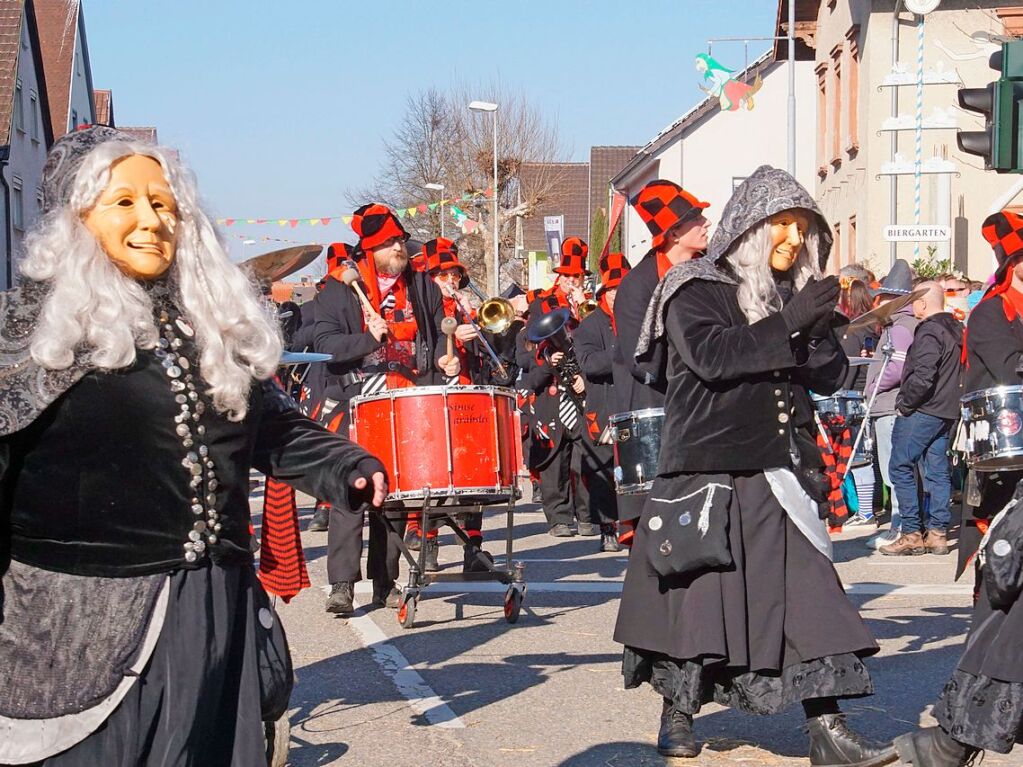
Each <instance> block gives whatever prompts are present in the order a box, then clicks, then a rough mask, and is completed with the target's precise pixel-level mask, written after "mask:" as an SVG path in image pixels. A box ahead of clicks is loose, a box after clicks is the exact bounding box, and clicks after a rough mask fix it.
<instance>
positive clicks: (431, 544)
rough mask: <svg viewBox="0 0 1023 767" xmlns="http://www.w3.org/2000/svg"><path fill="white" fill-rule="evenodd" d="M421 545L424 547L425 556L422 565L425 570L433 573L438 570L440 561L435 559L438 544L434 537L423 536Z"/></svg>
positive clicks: (438, 547)
mask: <svg viewBox="0 0 1023 767" xmlns="http://www.w3.org/2000/svg"><path fill="white" fill-rule="evenodd" d="M423 546H425V547H426V558H425V561H424V563H423V567H425V568H426V572H428V573H435V572H437V571H438V570H440V562H438V560H437V554H438V553H439V551H440V544H438V543H437V539H436V538H424V539H423Z"/></svg>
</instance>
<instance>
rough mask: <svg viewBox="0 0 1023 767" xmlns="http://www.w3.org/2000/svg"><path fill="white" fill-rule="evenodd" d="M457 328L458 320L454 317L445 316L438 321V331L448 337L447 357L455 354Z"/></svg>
mask: <svg viewBox="0 0 1023 767" xmlns="http://www.w3.org/2000/svg"><path fill="white" fill-rule="evenodd" d="M457 328H458V320H456V319H455V318H454V317H445V318H444V319H443V320H441V321H440V332H441V333H443V334H444V335H446V336H447V337H448V359H451V358H452V357H454V356H455V330H456V329H457Z"/></svg>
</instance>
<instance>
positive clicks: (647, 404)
mask: <svg viewBox="0 0 1023 767" xmlns="http://www.w3.org/2000/svg"><path fill="white" fill-rule="evenodd" d="M658 282H660V278H659V277H658V276H657V256H656V254H655V253H654V251H650V252H649V253H647V254H646V256H645V257H644V258H643V260H642V261H640V262H639V263H638V264H636V266H635V267H634V268H633V269H632V271H630V272H629V273H628V274H626V275H625V277H624V278H623V279H622V281H621V284H619V285H618V293H617V295H616V296H615V308H614V314H615V327H616V328H617V329H618V345H617V346H616V348H615V355H614V363H613V369H612V374H613V376H614V393H615V398H614V405H613V407H614V412H616V413H624V412H626V411H628V410H643V409H645V408H651V407H664V399H665V394H666V392H667V390H668V380H667V368H666V359H667V353H666V349H665V347H664V344H663V343H661V342H659V343H657V344H655V345H654V347H653V349H652V351H651V352H649V353H648V355H647V357H645V358H644V359H643V360H642V361H640V362H637V361H636V359H635V355H636V344H637V343H638V342H639V331H640V329H641V328H642V327H643V320H644V319H645V317H646V310H647V306H649V304H650V299H651V298H653V295H654V290H655V289H656V288H657V283H658Z"/></svg>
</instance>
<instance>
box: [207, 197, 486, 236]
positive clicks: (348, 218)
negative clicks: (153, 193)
mask: <svg viewBox="0 0 1023 767" xmlns="http://www.w3.org/2000/svg"><path fill="white" fill-rule="evenodd" d="M493 193H494V190H493V188H490V187H488V188H487V189H486V190H484V191H482V192H475V193H471V192H467V193H466V194H463V195H462V196H461V197H460V198H451V199H450V200H438V201H437V202H430V203H426V202H423V203H419V204H418V205H412V206H410V207H406V208H395V209H394V212H395V215H397V216H398V218H415V217H416V215H417V214H419V213H426V212H427V211H431V210H437V208H438V207H449V206H450V210H451V216H452V218H454V220H455V222H456V223H458V218H459V215H461V216H464V215H465V214H464V212H462V211H461V210H460V209H459V208H457V207H456V206H455V205H454V203H456V202H457V203H467V202H469V203H471V202H475V201H477V200H481V199H486V198H489V197H492V196H493ZM456 210H457V211H458V213H455V211H456ZM336 218H340V219H341V221H342V222H343V223H345V224H350V223H351V222H352V214H350V213H345V214H335V215H333V216H311V217H306V216H303V217H301V218H242V217H240V216H238V217H235V218H218V219H217V224H218V225H220V226H238V225H241V224H248V225H267V226H273V225H274V224H276V225H277V226H279V227H281V228H284V227H286V226H289V227H291V228H292V229H294V228H295V227H297V226H300V225H301V226H327V225H329V224H330V222H331V221H333V220H334V219H336Z"/></svg>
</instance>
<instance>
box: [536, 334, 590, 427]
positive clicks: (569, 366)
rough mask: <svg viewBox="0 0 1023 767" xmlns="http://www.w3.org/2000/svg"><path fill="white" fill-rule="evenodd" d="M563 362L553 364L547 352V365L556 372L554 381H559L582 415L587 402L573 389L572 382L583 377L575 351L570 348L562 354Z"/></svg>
mask: <svg viewBox="0 0 1023 767" xmlns="http://www.w3.org/2000/svg"><path fill="white" fill-rule="evenodd" d="M562 355H563V356H562V357H561V361H560V362H559V363H558V364H557V365H555V364H554V363H553V362H551V355H550V354H548V353H547V352H546V351H545V352H544V356H545V357H546V358H547V364H549V365H550V366H551V370H552V371H554V380H555V381H557V383H558V385H559V386H560V387H561V388H563V389H564V390H565V392H566V393H567V394H568V396H569V397H570V398H571V400H572V402H574V403H575V406H576V407H577V408H578V409H579V414H580V415H582V414H583V413H584V412H585V409H586V400H585V398H584V397H583V396H582V395H581V394H576V393H575V389H573V388H572V382H573V381H575V377H576V376H581V375H582V373H583V371H582V368H581V367H579V360H577V359H576V357H575V350H574V349H573V348H572V347H571V346H569V347H568V348H567V349H566V350H565V351H564V352H563V353H562Z"/></svg>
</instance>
